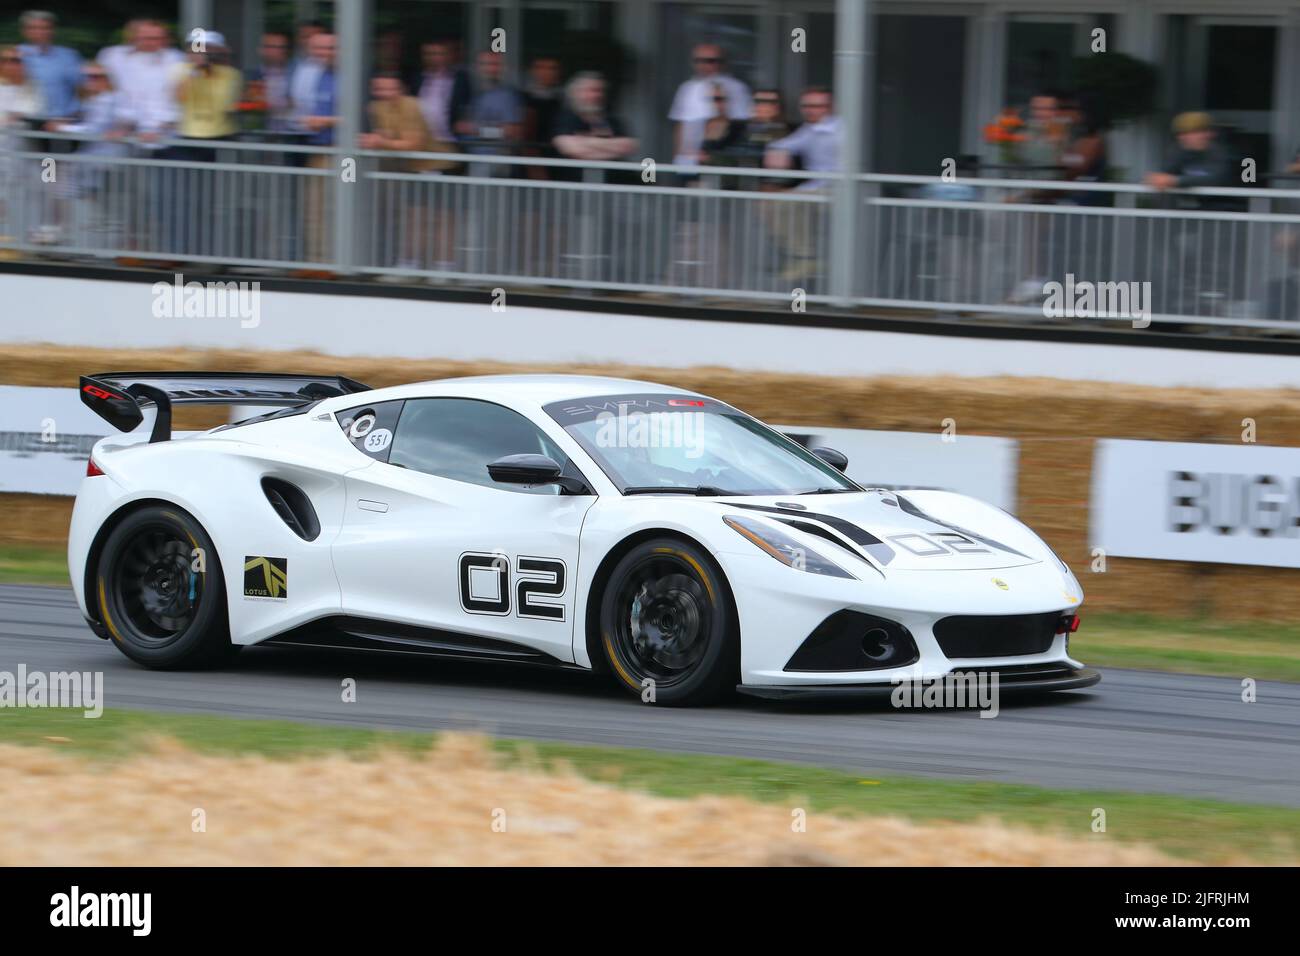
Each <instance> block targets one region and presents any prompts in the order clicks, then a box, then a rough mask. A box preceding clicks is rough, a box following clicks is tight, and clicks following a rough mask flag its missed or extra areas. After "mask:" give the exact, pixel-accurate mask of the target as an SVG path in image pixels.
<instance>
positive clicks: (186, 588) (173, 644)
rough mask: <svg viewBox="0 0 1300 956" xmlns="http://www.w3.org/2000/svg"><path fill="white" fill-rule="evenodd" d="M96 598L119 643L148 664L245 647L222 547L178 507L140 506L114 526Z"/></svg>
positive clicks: (199, 663) (211, 656)
mask: <svg viewBox="0 0 1300 956" xmlns="http://www.w3.org/2000/svg"><path fill="white" fill-rule="evenodd" d="M200 554H201V555H202V563H201V564H200V563H199V560H198V557H199V555H200ZM196 565H197V566H198V567H201V568H202V570H201V571H200V570H195V568H196ZM95 600H96V602H97V604H98V607H99V615H100V620H101V621H102V622H103V623H104V626H105V627H106V628H107V629H108V632H109V635H110V636H111V637H112V640H113V643H114V644H116V645H117V648H118V650H120V651H121V652H122V653H123V654H125V655H126V656H127V657H129V658H131V660H133V661H135V662H136V663H137V664H143V665H144V666H145V667H152V668H156V669H159V670H173V669H183V668H200V667H210V666H213V665H216V664H220V663H222V662H224V661H227V660H229V659H231V658H233V657H234V656H235V654H236V653H237V652H238V651H239V650H240V648H239V647H238V646H236V645H233V644H231V643H230V630H229V624H228V622H227V616H226V589H225V578H224V577H223V575H222V573H221V562H220V560H219V559H218V558H217V550H216V548H215V547H214V546H213V544H212V539H211V538H209V537H208V534H207V532H205V531H204V530H203V527H202V526H201V525H200V524H199V523H198V522H197V521H195V520H194V518H193V517H192V516H191V515H189V514H187V513H185V512H184V511H182V510H181V509H179V508H174V507H169V506H152V507H147V508H141V509H140V510H139V511H135V512H132V513H131V514H129V515H127V516H126V517H125V518H124V519H123V520H122V521H121V523H119V524H118V526H117V527H116V528H114V529H113V530H112V532H111V533H110V534H109V536H108V539H107V540H106V541H105V542H104V548H103V551H101V552H100V556H99V564H98V569H97V573H96V575H95Z"/></svg>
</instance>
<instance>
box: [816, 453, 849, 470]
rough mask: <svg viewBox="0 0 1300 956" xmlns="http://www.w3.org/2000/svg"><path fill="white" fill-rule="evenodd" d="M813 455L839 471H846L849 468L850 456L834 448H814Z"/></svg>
mask: <svg viewBox="0 0 1300 956" xmlns="http://www.w3.org/2000/svg"><path fill="white" fill-rule="evenodd" d="M812 453H813V454H814V455H816V456H817V457H818V458H820V459H821V460H822V461H824V462H826V464H828V465H830V466H831V467H832V468H834V469H836V470H837V471H844V470H845V469H847V468H848V467H849V456H848V455H846V454H844V452H842V451H836V450H835V449H834V448H814V449H813V450H812Z"/></svg>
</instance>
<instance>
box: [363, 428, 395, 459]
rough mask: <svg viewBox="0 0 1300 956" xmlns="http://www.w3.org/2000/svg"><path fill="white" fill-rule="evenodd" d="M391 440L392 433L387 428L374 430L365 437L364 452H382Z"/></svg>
mask: <svg viewBox="0 0 1300 956" xmlns="http://www.w3.org/2000/svg"><path fill="white" fill-rule="evenodd" d="M392 440H393V433H392V432H391V431H389V430H388V429H387V428H376V429H375V430H374V431H372V432H370V433H369V434H367V435H366V440H365V442H364V444H365V446H366V451H368V452H371V453H372V454H374V453H378V452H381V451H383V450H384V449H385V448H387V447H388V445H389V443H390V442H391V441H392Z"/></svg>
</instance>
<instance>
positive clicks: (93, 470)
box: [86, 458, 104, 478]
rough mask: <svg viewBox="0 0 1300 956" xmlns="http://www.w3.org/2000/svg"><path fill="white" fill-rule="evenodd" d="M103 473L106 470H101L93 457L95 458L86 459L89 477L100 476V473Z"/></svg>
mask: <svg viewBox="0 0 1300 956" xmlns="http://www.w3.org/2000/svg"><path fill="white" fill-rule="evenodd" d="M103 473H104V472H103V471H102V470H100V467H99V466H98V465H97V464H95V459H93V458H87V459H86V477H87V478H94V477H96V476H98V475H102V474H103Z"/></svg>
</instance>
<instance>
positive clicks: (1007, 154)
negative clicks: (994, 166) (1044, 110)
mask: <svg viewBox="0 0 1300 956" xmlns="http://www.w3.org/2000/svg"><path fill="white" fill-rule="evenodd" d="M1024 126H1025V121H1024V120H1023V119H1021V117H1020V110H1019V109H1018V108H1016V107H1014V106H1004V107H1003V108H1002V112H1001V113H999V114H998V116H997V119H995V120H994V121H993V122H992V123H989V124H988V125H987V126H985V127H984V141H985V142H986V143H992V144H994V145H996V146H997V147H998V152H999V155H1000V156H1001V158H1002V162H1004V163H1008V164H1009V163H1014V162H1015V157H1016V151H1017V150H1016V147H1017V146H1018V145H1019V144H1020V143H1023V142H1024V141H1025V138H1026V137H1025V134H1024V133H1022V132H1021V130H1022V129H1024Z"/></svg>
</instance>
